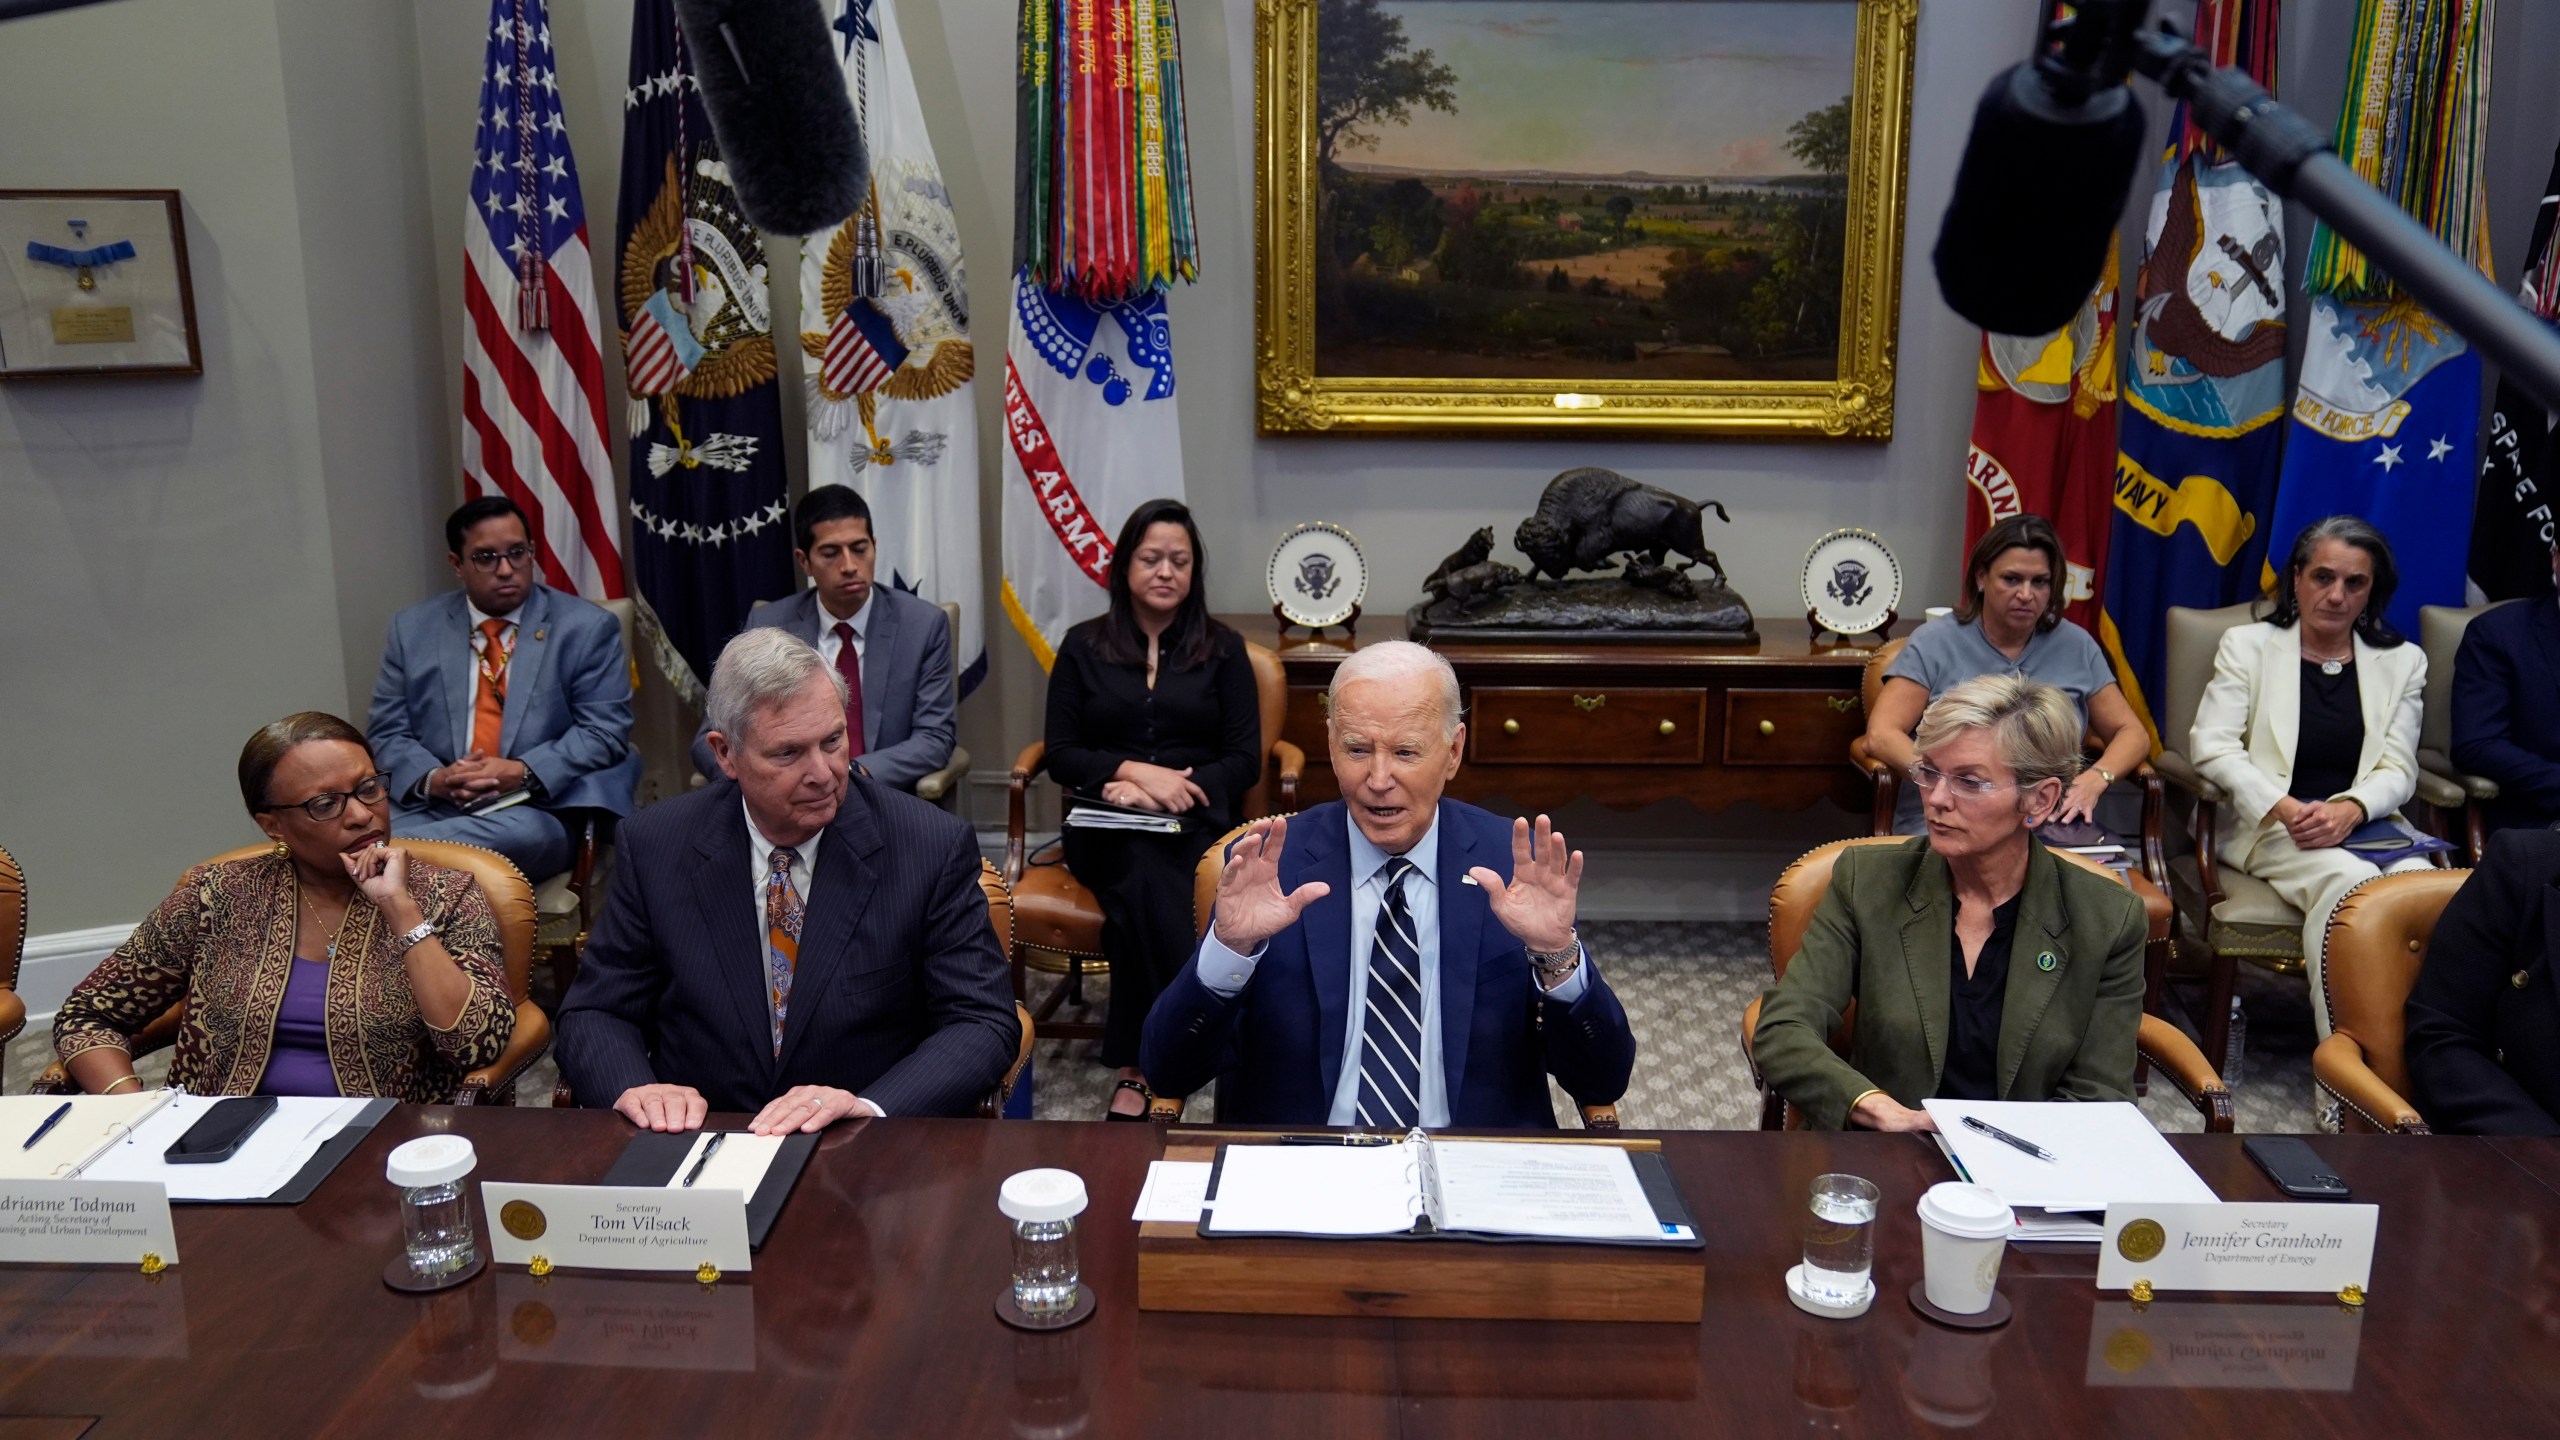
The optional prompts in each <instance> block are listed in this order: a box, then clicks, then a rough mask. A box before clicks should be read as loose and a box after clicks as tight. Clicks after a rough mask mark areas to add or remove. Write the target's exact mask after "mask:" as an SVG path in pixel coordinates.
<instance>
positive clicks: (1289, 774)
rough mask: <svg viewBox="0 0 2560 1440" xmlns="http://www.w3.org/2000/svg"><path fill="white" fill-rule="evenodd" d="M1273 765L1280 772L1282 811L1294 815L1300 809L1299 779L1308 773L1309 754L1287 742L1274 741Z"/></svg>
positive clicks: (1272, 747) (1272, 749) (1272, 745)
mask: <svg viewBox="0 0 2560 1440" xmlns="http://www.w3.org/2000/svg"><path fill="white" fill-rule="evenodd" d="M1271 763H1272V765H1273V766H1274V767H1275V768H1276V769H1278V771H1279V772H1280V811H1281V813H1282V814H1284V815H1286V814H1294V813H1296V811H1297V808H1298V777H1300V776H1302V775H1304V774H1306V773H1307V752H1306V751H1304V750H1301V749H1299V748H1298V747H1297V746H1295V745H1293V744H1291V743H1289V742H1288V741H1286V740H1274V741H1272V742H1271Z"/></svg>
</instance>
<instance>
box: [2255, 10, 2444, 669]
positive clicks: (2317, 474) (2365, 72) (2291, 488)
mask: <svg viewBox="0 0 2560 1440" xmlns="http://www.w3.org/2000/svg"><path fill="white" fill-rule="evenodd" d="M2489 8H2490V7H2489V6H2488V5H2487V4H2486V3H2485V0H2472V3H2467V4H2466V3H2461V0H2432V3H2428V4H2403V3H2401V0H2364V4H2363V9H2362V11H2361V13H2360V14H2359V15H2358V17H2357V25H2356V47H2355V50H2354V51H2353V60H2352V68H2351V71H2350V73H2349V76H2348V81H2347V103H2346V104H2345V105H2344V106H2343V107H2342V108H2341V111H2340V114H2339V117H2338V134H2337V150H2338V153H2339V154H2340V155H2341V156H2343V157H2345V158H2346V159H2347V160H2348V162H2349V163H2350V164H2352V165H2353V166H2354V167H2355V168H2356V170H2357V172H2358V173H2359V174H2362V175H2364V176H2365V177H2366V178H2367V179H2369V180H2371V181H2372V182H2373V183H2374V184H2375V186H2376V187H2377V188H2379V189H2380V190H2381V191H2382V192H2383V193H2384V194H2385V195H2388V196H2391V197H2392V198H2393V199H2395V200H2396V201H2398V202H2399V204H2400V206H2401V208H2403V209H2405V210H2407V211H2408V212H2409V213H2410V214H2411V215H2412V216H2414V217H2416V218H2417V219H2418V220H2419V221H2420V222H2421V223H2423V224H2425V225H2426V226H2427V227H2428V228H2429V229H2430V230H2432V231H2434V232H2435V234H2436V236H2437V237H2438V238H2439V239H2441V240H2443V241H2444V242H2445V243H2446V245H2447V246H2448V247H2449V248H2451V249H2452V250H2453V252H2454V253H2455V254H2457V255H2460V256H2462V257H2463V258H2464V259H2465V260H2468V261H2470V262H2471V263H2473V264H2475V265H2478V266H2479V267H2480V268H2481V269H2482V270H2483V271H2484V272H2485V271H2486V270H2487V269H2488V268H2489V266H2488V254H2489V243H2488V214H2487V206H2488V196H2487V189H2486V187H2485V186H2484V185H2482V184H2481V183H2480V173H2481V170H2482V164H2483V155H2482V150H2483V147H2484V146H2485V144H2486V140H2487V131H2488V111H2489V87H2488V63H2487V62H2488V47H2489V37H2490V34H2491V33H2492V32H2491V30H2490V19H2491V17H2490V14H2489ZM2303 289H2304V290H2305V291H2306V292H2308V293H2309V294H2310V295H2311V297H2312V299H2311V306H2310V310H2311V313H2310V315H2309V316H2308V317H2307V318H2306V319H2305V321H2304V330H2305V340H2306V342H2307V343H2306V344H2305V346H2304V348H2303V357H2302V377H2301V381H2300V386H2299V389H2298V390H2297V391H2296V393H2295V396H2294V402H2293V425H2292V427H2291V433H2290V435H2289V436H2288V438H2287V441H2286V445H2285V456H2284V474H2283V478H2282V479H2281V480H2280V481H2279V482H2278V485H2277V489H2276V505H2275V526H2274V531H2273V533H2272V534H2270V535H2269V536H2268V537H2267V543H2268V549H2269V569H2268V571H2267V575H2266V578H2267V580H2268V582H2269V583H2270V584H2272V583H2274V582H2275V580H2276V578H2277V577H2276V576H2275V574H2274V571H2273V567H2274V566H2275V565H2280V564H2281V563H2283V562H2282V558H2281V557H2282V556H2284V555H2285V554H2286V553H2287V552H2288V550H2289V549H2290V547H2291V545H2292V543H2293V537H2294V536H2295V535H2297V534H2299V533H2300V532H2301V530H2302V527H2304V526H2306V525H2308V524H2310V523H2311V522H2313V521H2315V520H2318V519H2320V518H2321V517H2323V516H2326V515H2333V514H2351V515H2360V516H2362V517H2364V518H2365V519H2366V520H2368V521H2370V522H2372V523H2373V524H2374V525H2375V526H2377V527H2379V528H2380V529H2381V531H2382V532H2383V533H2384V534H2385V535H2388V536H2390V537H2391V551H2392V558H2393V559H2394V561H2395V562H2397V565H2398V568H2399V572H2400V589H2399V592H2398V594H2396V595H2395V596H2393V598H2392V601H2391V607H2390V609H2389V611H2388V612H2387V615H2386V618H2387V619H2389V621H2390V622H2391V624H2392V625H2393V626H2394V627H2395V628H2397V629H2398V630H2399V631H2400V632H2401V633H2403V634H2406V635H2415V634H2417V633H2418V609H2419V607H2420V606H2423V605H2459V604H2461V603H2462V601H2463V598H2464V593H2465V587H2464V581H2463V568H2464V562H2465V560H2466V559H2467V557H2468V554H2469V551H2470V545H2471V502H2472V498H2473V492H2474V490H2475V489H2476V486H2477V482H2476V476H2477V473H2478V472H2477V470H2476V469H2475V460H2474V456H2475V454H2476V452H2477V450H2478V448H2479V440H2480V357H2479V355H2478V354H2477V353H2475V352H2474V351H2473V350H2472V349H2471V347H2470V346H2469V345H2468V344H2466V343H2464V341H2463V339H2462V337H2461V336H2460V335H2457V334H2455V333H2454V332H2453V330H2452V328H2451V327H2449V326H2447V325H2446V324H2445V323H2444V322H2443V321H2441V320H2439V319H2437V318H2436V317H2435V316H2433V315H2431V314H2429V313H2428V312H2427V311H2426V309H2425V308H2424V307H2423V306H2421V305H2419V304H2418V303H2417V301H2415V300H2413V299H2411V298H2409V297H2408V296H2406V295H2404V294H2402V293H2400V291H2399V288H2398V287H2397V286H2396V285H2395V284H2394V283H2392V281H2391V280H2390V278H2389V277H2388V276H2386V275H2384V274H2382V273H2381V271H2380V270H2378V269H2377V268H2376V267H2374V266H2373V264H2372V263H2371V261H2370V260H2369V259H2368V258H2367V257H2365V256H2364V255H2362V254H2361V253H2359V252H2357V251H2356V250H2355V249H2354V248H2353V247H2351V246H2349V245H2347V244H2346V242H2344V241H2343V240H2341V239H2340V238H2339V237H2338V236H2337V235H2336V234H2335V233H2334V232H2332V231H2331V230H2330V229H2329V228H2328V227H2327V226H2325V225H2323V226H2321V227H2319V228H2318V229H2317V230H2315V231H2314V232H2313V233H2312V240H2311V253H2310V256H2309V258H2308V260H2307V262H2306V264H2305V266H2304V274H2303Z"/></svg>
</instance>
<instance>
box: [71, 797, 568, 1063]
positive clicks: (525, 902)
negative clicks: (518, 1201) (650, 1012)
mask: <svg viewBox="0 0 2560 1440" xmlns="http://www.w3.org/2000/svg"><path fill="white" fill-rule="evenodd" d="M391 843H392V844H393V845H396V846H398V847H399V848H401V849H403V850H406V851H408V852H409V855H410V857H411V858H412V859H417V860H424V861H426V862H427V863H429V864H432V865H441V866H443V867H445V868H446V869H448V870H460V871H462V872H463V873H464V874H467V875H469V876H470V877H471V878H472V880H473V882H474V883H476V884H478V885H479V887H480V893H481V895H482V896H483V897H484V898H486V899H487V900H488V902H489V914H490V917H491V918H492V919H493V920H495V921H496V922H497V927H498V951H499V956H500V960H501V963H502V965H503V967H504V968H505V970H506V976H507V998H508V999H510V1000H512V1001H514V1002H515V1007H516V1028H515V1033H514V1034H513V1035H512V1036H510V1037H509V1038H508V1040H507V1048H506V1049H505V1050H504V1051H503V1052H501V1053H500V1054H499V1056H498V1058H497V1059H496V1060H494V1061H492V1062H490V1063H489V1064H487V1065H484V1066H482V1067H480V1068H479V1069H477V1070H474V1071H472V1072H471V1073H469V1074H467V1075H465V1076H463V1077H462V1085H461V1088H460V1089H459V1090H457V1091H456V1092H455V1093H454V1097H453V1103H454V1104H456V1105H512V1104H514V1103H515V1096H516V1080H517V1078H518V1077H520V1076H522V1075H523V1074H524V1072H525V1069H526V1067H528V1066H530V1065H532V1064H533V1062H534V1061H536V1060H539V1059H541V1058H542V1056H543V1053H544V1052H545V1051H548V1050H549V1049H550V1048H551V1017H550V1016H548V1015H545V1014H543V1013H542V1007H541V1006H539V1005H536V1004H534V1003H533V1001H532V1000H530V999H529V998H527V996H526V993H525V989H526V984H527V979H528V976H529V974H530V972H531V970H532V968H533V937H534V928H535V915H534V903H533V886H532V885H531V884H529V883H527V882H526V880H525V878H524V872H523V871H521V870H518V869H517V868H516V866H515V862H514V861H512V860H509V859H508V858H507V857H506V856H504V855H501V854H499V853H498V852H497V851H495V850H486V849H482V848H481V847H480V846H477V845H465V844H462V843H460V842H458V841H453V840H408V839H399V838H394V839H393V840H392V842H391ZM267 848H268V847H267V846H265V845H243V846H241V847H240V848H239V849H236V850H226V851H224V852H223V853H221V854H219V855H216V856H214V857H213V858H212V859H211V860H209V861H207V862H206V863H207V864H220V863H222V862H224V861H227V860H246V859H248V858H250V857H251V856H254V855H258V854H262V853H264V852H265V851H266V849H267ZM185 1018H186V1004H185V1002H183V1001H181V1002H180V1003H178V1004H176V1005H172V1006H170V1007H169V1008H168V1009H167V1010H166V1011H164V1012H162V1014H161V1016H160V1018H159V1019H157V1020H154V1021H152V1022H151V1023H150V1024H149V1025H146V1026H144V1027H143V1028H142V1030H141V1031H140V1032H139V1033H138V1034H136V1035H135V1036H134V1039H133V1051H132V1053H133V1057H134V1058H135V1059H137V1060H139V1059H141V1058H142V1057H143V1056H145V1055H148V1054H150V1053H152V1052H153V1051H155V1050H159V1049H162V1048H165V1047H166V1046H168V1045H169V1044H171V1043H172V1042H174V1041H175V1040H176V1039H177V1038H178V1027H179V1025H180V1024H181V1023H182V1022H183V1021H184V1020H185ZM74 1088H75V1087H74V1086H73V1085H72V1084H71V1077H70V1076H69V1075H68V1074H66V1073H64V1071H63V1068H62V1062H60V1061H58V1060H57V1061H55V1062H54V1063H52V1064H50V1065H48V1066H46V1067H45V1069H44V1073H43V1074H41V1075H39V1076H37V1077H36V1083H35V1086H34V1089H35V1092H36V1093H37V1094H40V1095H67V1094H70V1093H71V1092H72V1090H73V1089H74Z"/></svg>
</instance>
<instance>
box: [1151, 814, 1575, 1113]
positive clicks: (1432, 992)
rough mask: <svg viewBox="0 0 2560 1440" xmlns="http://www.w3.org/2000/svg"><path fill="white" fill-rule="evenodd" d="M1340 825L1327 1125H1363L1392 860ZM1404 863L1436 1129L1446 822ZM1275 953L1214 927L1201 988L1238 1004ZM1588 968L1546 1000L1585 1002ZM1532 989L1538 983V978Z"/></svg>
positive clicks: (1441, 1082)
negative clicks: (1336, 1005) (1235, 944)
mask: <svg viewBox="0 0 2560 1440" xmlns="http://www.w3.org/2000/svg"><path fill="white" fill-rule="evenodd" d="M1342 823H1343V826H1344V828H1345V829H1347V830H1348V831H1349V832H1350V837H1351V877H1352V878H1351V954H1350V966H1351V986H1350V993H1349V995H1348V997H1347V1003H1346V1005H1345V1006H1344V1009H1345V1011H1346V1012H1347V1013H1346V1017H1345V1020H1344V1026H1345V1029H1344V1034H1343V1039H1342V1074H1341V1076H1340V1078H1339V1079H1337V1080H1336V1081H1335V1082H1334V1086H1333V1109H1332V1111H1331V1113H1329V1114H1327V1115H1326V1116H1325V1123H1326V1124H1328V1125H1353V1124H1357V1123H1358V1122H1359V1114H1360V1047H1361V1030H1362V1020H1363V1019H1364V1018H1365V1017H1366V1016H1367V1014H1368V1003H1369V951H1370V948H1371V947H1372V946H1373V945H1374V944H1375V943H1376V942H1377V937H1378V912H1379V911H1380V910H1381V909H1383V908H1384V907H1385V905H1386V903H1387V883H1388V882H1387V875H1386V869H1387V862H1388V861H1389V860H1391V859H1393V858H1394V857H1393V856H1390V855H1389V854H1387V852H1386V851H1384V850H1381V849H1379V848H1378V847H1377V845H1376V844H1374V843H1373V842H1372V841H1371V840H1370V839H1369V837H1368V836H1366V835H1363V834H1361V833H1360V825H1359V822H1358V821H1356V820H1354V819H1353V818H1352V817H1351V816H1350V814H1349V813H1348V812H1346V813H1345V814H1344V815H1343V817H1342ZM1404 858H1405V859H1407V860H1410V861H1412V862H1413V872H1412V873H1411V874H1408V875H1407V876H1405V877H1404V900H1405V907H1406V909H1407V910H1409V911H1410V912H1411V913H1412V916H1413V932H1414V933H1413V941H1414V950H1415V951H1416V953H1417V954H1418V955H1419V956H1420V958H1421V963H1422V1056H1421V1060H1422V1067H1421V1068H1422V1094H1421V1096H1420V1097H1419V1098H1420V1100H1421V1109H1422V1114H1421V1123H1422V1127H1423V1128H1424V1129H1426V1130H1431V1129H1438V1128H1439V1127H1441V1126H1444V1125H1447V1124H1448V1123H1449V1075H1448V1066H1447V1064H1446V1062H1445V1060H1444V1058H1443V1056H1442V1054H1441V1043H1440V1038H1441V1025H1440V822H1439V820H1438V819H1437V818H1436V817H1435V818H1434V819H1433V820H1432V822H1431V828H1430V829H1429V830H1426V831H1424V832H1423V835H1422V838H1421V839H1420V840H1417V841H1415V842H1414V845H1413V848H1412V849H1410V850H1407V851H1406V852H1405V854H1404ZM1461 883H1463V882H1461ZM1486 918H1487V922H1488V923H1490V924H1493V925H1500V924H1501V923H1502V922H1501V921H1500V920H1498V919H1494V918H1492V917H1491V916H1487V917H1486ZM1270 948H1271V947H1270V944H1269V942H1267V941H1266V942H1265V943H1264V944H1263V945H1261V946H1260V947H1258V948H1256V949H1255V950H1254V952H1253V953H1252V954H1251V955H1239V954H1237V953H1236V952H1235V951H1233V950H1231V949H1229V948H1228V947H1227V945H1226V942H1224V941H1222V940H1220V939H1219V938H1218V932H1217V929H1216V927H1215V926H1212V927H1211V928H1210V930H1209V933H1208V935H1207V936H1205V937H1204V938H1203V939H1202V940H1201V942H1200V959H1199V962H1198V964H1199V967H1200V983H1201V984H1203V985H1205V986H1207V987H1208V988H1209V990H1210V991H1211V993H1213V994H1217V995H1220V996H1224V997H1227V998H1229V999H1232V998H1234V997H1235V996H1236V995H1237V994H1238V993H1240V992H1241V991H1242V990H1243V989H1244V987H1245V985H1246V983H1247V982H1249V981H1251V980H1252V979H1253V971H1254V967H1255V966H1256V965H1258V964H1260V963H1261V961H1262V957H1263V955H1264V954H1265V953H1266V952H1267V951H1268V950H1269V949H1270ZM1310 958H1311V959H1312V958H1313V957H1312V956H1310ZM1316 963H1322V962H1321V961H1318V962H1316ZM1587 968H1588V966H1587V963H1578V964H1576V965H1575V966H1574V967H1573V973H1572V974H1570V975H1568V976H1566V977H1565V978H1564V981H1563V983H1561V984H1559V985H1557V986H1556V988H1554V989H1553V990H1550V991H1547V992H1546V994H1547V998H1549V999H1551V1000H1553V1001H1555V1002H1556V1003H1557V1004H1559V1005H1571V1004H1572V1003H1574V1002H1575V1001H1576V1000H1579V999H1581V998H1582V992H1583V989H1584V988H1585V986H1586V985H1587V984H1588V981H1587V980H1586V978H1585V972H1586V970H1587ZM1530 983H1531V984H1536V983H1537V982H1536V980H1535V978H1534V977H1532V979H1531V981H1530Z"/></svg>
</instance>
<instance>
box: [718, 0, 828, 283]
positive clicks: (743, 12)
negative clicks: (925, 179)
mask: <svg viewBox="0 0 2560 1440" xmlns="http://www.w3.org/2000/svg"><path fill="white" fill-rule="evenodd" d="M675 7H676V22H677V24H678V25H680V26H681V27H682V28H683V30H684V46H685V55H686V57H687V58H688V59H690V60H691V61H692V62H693V75H694V79H695V80H696V81H697V82H699V83H700V85H701V86H702V108H703V111H704V113H706V114H708V115H709V116H710V117H711V133H712V136H713V138H715V139H717V140H718V141H719V142H720V158H721V159H722V160H723V161H725V162H727V164H728V167H729V183H730V186H731V188H733V189H735V190H736V191H737V193H738V207H739V208H740V209H741V210H744V211H745V212H746V215H747V218H748V219H750V220H752V221H754V222H755V223H756V224H757V225H758V226H760V227H761V228H763V229H766V230H769V231H772V232H774V233H775V234H779V235H808V234H813V233H815V232H817V231H820V230H824V229H826V228H827V227H829V226H831V225H834V224H836V223H838V222H839V221H842V220H843V219H844V218H845V217H846V216H848V215H851V214H852V213H853V212H854V211H856V210H858V209H860V208H862V194H863V189H864V187H865V186H866V185H868V184H869V183H870V173H869V172H870V164H869V161H868V158H867V157H866V156H865V155H864V154H863V149H862V131H861V129H860V128H859V127H858V126H857V125H856V124H855V123H854V118H853V101H852V99H851V98H850V97H849V96H847V95H846V93H845V86H844V67H843V65H842V62H840V61H839V60H838V59H837V58H836V49H835V45H834V43H833V38H834V37H833V36H832V35H831V34H830V33H829V29H828V26H827V17H826V15H825V13H824V12H823V11H822V10H821V9H820V8H819V0H675Z"/></svg>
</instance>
